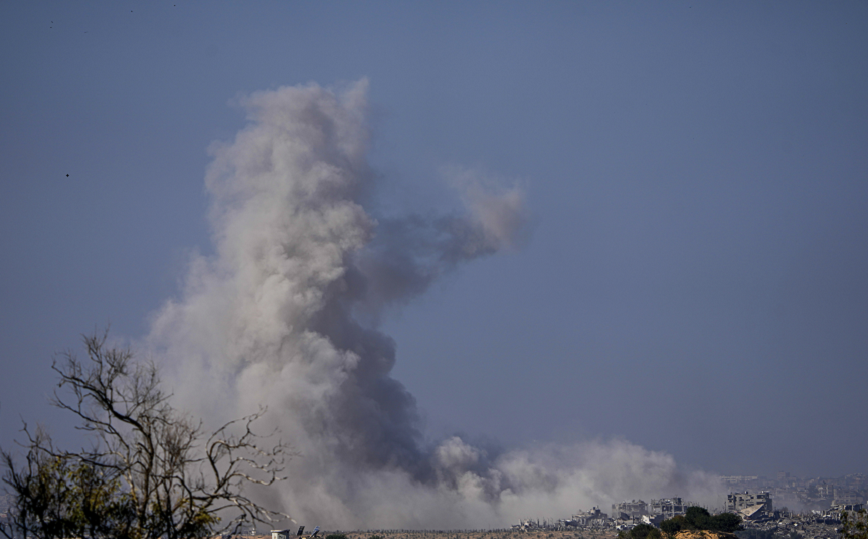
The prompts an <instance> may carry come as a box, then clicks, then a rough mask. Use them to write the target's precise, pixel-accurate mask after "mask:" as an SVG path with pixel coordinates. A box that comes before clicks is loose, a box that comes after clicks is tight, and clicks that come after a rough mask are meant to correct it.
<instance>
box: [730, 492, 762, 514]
mask: <svg viewBox="0 0 868 539" xmlns="http://www.w3.org/2000/svg"><path fill="white" fill-rule="evenodd" d="M758 505H761V506H762V512H764V513H765V514H767V515H770V514H771V513H772V497H771V494H769V493H768V492H766V491H760V492H757V493H755V494H751V493H750V492H748V491H744V492H734V493H732V494H729V495H728V496H727V497H726V510H727V511H730V512H732V513H738V512H742V511H745V510H747V509H757V507H756V506H758ZM755 512H756V511H751V513H755Z"/></svg>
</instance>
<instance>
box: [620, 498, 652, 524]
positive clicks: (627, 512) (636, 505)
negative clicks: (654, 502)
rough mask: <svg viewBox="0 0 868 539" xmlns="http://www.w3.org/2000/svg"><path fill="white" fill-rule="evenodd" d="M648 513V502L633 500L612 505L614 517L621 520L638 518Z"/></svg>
mask: <svg viewBox="0 0 868 539" xmlns="http://www.w3.org/2000/svg"><path fill="white" fill-rule="evenodd" d="M647 514H648V504H647V503H645V502H643V501H642V500H633V501H629V502H622V503H617V504H614V505H612V518H617V519H621V520H630V519H638V518H642V517H643V516H645V515H647Z"/></svg>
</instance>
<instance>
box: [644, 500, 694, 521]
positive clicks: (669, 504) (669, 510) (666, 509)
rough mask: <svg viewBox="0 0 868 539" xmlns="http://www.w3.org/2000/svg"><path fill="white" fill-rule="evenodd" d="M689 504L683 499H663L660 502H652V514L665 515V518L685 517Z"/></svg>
mask: <svg viewBox="0 0 868 539" xmlns="http://www.w3.org/2000/svg"><path fill="white" fill-rule="evenodd" d="M688 507H689V505H688V504H685V503H684V502H683V501H682V500H681V498H662V499H659V500H651V514H652V515H663V517H664V518H667V519H668V518H672V517H674V516H675V515H683V514H684V513H686V512H687V508H688Z"/></svg>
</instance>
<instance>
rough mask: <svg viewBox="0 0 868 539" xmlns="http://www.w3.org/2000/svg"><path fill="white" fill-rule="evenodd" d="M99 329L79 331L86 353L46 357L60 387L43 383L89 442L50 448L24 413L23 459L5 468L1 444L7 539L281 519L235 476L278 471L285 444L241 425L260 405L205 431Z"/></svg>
mask: <svg viewBox="0 0 868 539" xmlns="http://www.w3.org/2000/svg"><path fill="white" fill-rule="evenodd" d="M106 340H107V334H104V335H102V336H99V335H93V336H85V337H84V344H85V347H86V349H87V356H88V357H87V360H86V361H81V360H79V359H78V358H77V357H76V355H75V354H74V353H73V352H67V353H66V354H64V356H63V361H62V362H61V363H60V364H58V363H57V362H55V363H54V364H53V365H52V369H54V371H56V372H57V373H58V375H59V376H60V384H59V386H60V387H61V388H62V387H66V388H68V389H69V391H70V393H71V396H70V397H67V398H63V397H61V396H59V395H58V394H57V393H55V396H54V399H53V401H52V402H53V404H54V405H55V406H57V407H59V408H61V409H63V410H67V411H69V412H71V413H72V414H73V415H75V416H77V418H78V419H79V421H80V422H81V424H80V425H78V426H77V428H78V429H81V430H84V431H87V432H89V433H90V434H91V435H93V439H94V444H93V446H92V448H90V449H82V450H81V451H77V452H69V451H61V450H59V449H57V448H55V447H54V446H53V444H52V442H51V439H50V437H48V436H47V435H46V434H45V433H44V432H43V431H42V430H41V429H36V431H35V432H33V433H31V431H30V430H28V428H27V425H26V424H25V426H24V432H25V434H26V436H27V442H26V444H24V447H25V449H26V450H27V455H26V460H25V463H24V465H23V466H22V467H20V468H17V467H16V466H15V463H14V461H13V458H12V456H11V454H9V453H7V452H6V451H2V453H0V457H2V460H3V463H4V464H5V467H6V473H5V476H4V477H3V480H4V482H5V483H6V485H7V488H8V490H10V491H11V494H12V496H13V500H14V503H13V507H12V508H11V509H10V512H9V515H8V517H7V520H6V521H5V522H2V523H0V533H2V534H3V535H4V536H6V537H7V538H8V539H17V538H19V537H20V538H26V537H38V538H40V539H56V538H62V537H93V538H102V537H123V538H129V539H157V538H167V539H177V538H185V537H202V536H208V535H214V534H215V533H220V532H226V531H230V532H237V531H238V530H239V529H240V527H241V526H242V525H244V524H245V523H250V522H254V521H258V522H263V523H269V522H273V521H274V520H276V519H283V518H288V516H287V515H283V514H280V513H276V512H273V511H269V510H267V509H265V508H263V507H261V506H260V505H259V504H257V503H255V502H254V501H252V500H251V499H250V498H249V497H248V496H247V495H246V494H245V492H244V487H245V486H247V485H265V486H268V485H272V484H274V483H275V482H276V481H279V480H282V479H285V478H284V477H282V476H281V475H280V474H281V473H282V471H283V469H284V462H285V459H286V458H288V457H289V456H290V453H289V451H288V447H287V445H286V444H284V443H283V442H281V441H277V442H276V443H271V444H267V446H266V445H263V442H264V441H265V440H270V438H271V437H270V436H265V437H263V436H259V435H257V434H255V433H254V430H253V426H254V424H255V423H256V421H257V420H258V419H260V418H261V417H262V415H263V413H264V412H265V411H264V410H260V411H259V412H258V413H256V414H253V415H250V416H247V417H244V418H241V419H238V420H235V421H230V422H229V423H226V424H224V425H223V426H222V427H220V428H219V429H217V430H216V431H214V432H213V433H211V434H210V435H206V434H205V433H204V432H203V428H202V424H201V422H194V421H192V420H191V419H190V418H189V417H187V416H185V415H183V414H180V413H179V412H178V411H176V410H175V409H174V408H173V407H172V406H171V404H169V395H167V394H165V393H163V391H162V389H161V388H160V377H159V373H158V371H157V368H156V366H155V365H154V364H153V363H152V362H138V361H136V360H134V358H133V354H132V353H131V352H130V351H129V350H128V349H117V348H108V347H106ZM272 434H273V433H272Z"/></svg>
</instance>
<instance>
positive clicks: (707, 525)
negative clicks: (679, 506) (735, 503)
mask: <svg viewBox="0 0 868 539" xmlns="http://www.w3.org/2000/svg"><path fill="white" fill-rule="evenodd" d="M684 518H685V519H686V520H687V522H688V523H689V524H690V526H691V528H692V529H694V530H710V529H711V514H710V513H709V512H708V510H707V509H705V508H703V507H696V506H693V507H688V508H687V512H685V514H684Z"/></svg>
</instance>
